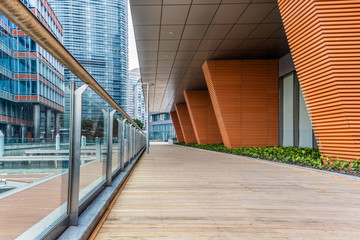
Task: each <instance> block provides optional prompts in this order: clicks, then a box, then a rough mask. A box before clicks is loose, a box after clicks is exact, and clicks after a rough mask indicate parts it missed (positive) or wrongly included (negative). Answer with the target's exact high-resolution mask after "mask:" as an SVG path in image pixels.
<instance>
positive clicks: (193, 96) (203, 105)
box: [184, 90, 222, 144]
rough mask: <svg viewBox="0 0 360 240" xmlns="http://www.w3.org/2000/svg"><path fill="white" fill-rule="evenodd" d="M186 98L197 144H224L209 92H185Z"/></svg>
mask: <svg viewBox="0 0 360 240" xmlns="http://www.w3.org/2000/svg"><path fill="white" fill-rule="evenodd" d="M184 96H185V100H186V105H187V107H188V110H189V115H190V119H191V122H192V126H193V128H194V132H195V137H196V140H197V143H198V144H209V143H222V139H221V134H220V130H219V126H218V124H217V120H216V117H215V113H214V108H213V106H212V103H211V100H210V95H209V92H208V91H207V90H202V91H185V92H184Z"/></svg>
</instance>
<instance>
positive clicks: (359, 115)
mask: <svg viewBox="0 0 360 240" xmlns="http://www.w3.org/2000/svg"><path fill="white" fill-rule="evenodd" d="M278 3H279V8H280V13H281V16H282V19H283V22H284V27H285V32H286V35H287V38H288V42H289V46H290V51H291V54H292V56H293V60H294V64H295V68H296V71H297V73H298V77H299V82H300V85H301V88H302V90H303V94H304V98H305V102H306V105H307V108H308V112H309V115H310V119H311V123H312V127H313V129H314V131H315V136H316V139H317V143H318V145H319V148H320V151H321V153H322V155H323V157H326V156H331V157H339V158H340V159H345V160H354V159H356V158H359V157H360V70H359V69H360V18H359V13H360V0H343V1H331V0H321V1H320V0H308V1H287V0H279V1H278Z"/></svg>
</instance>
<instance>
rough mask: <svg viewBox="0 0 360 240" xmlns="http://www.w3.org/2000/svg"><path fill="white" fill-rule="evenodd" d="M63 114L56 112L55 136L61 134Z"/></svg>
mask: <svg viewBox="0 0 360 240" xmlns="http://www.w3.org/2000/svg"><path fill="white" fill-rule="evenodd" d="M61 114H62V113H61V112H56V113H55V135H57V134H60V127H61V125H60V116H61Z"/></svg>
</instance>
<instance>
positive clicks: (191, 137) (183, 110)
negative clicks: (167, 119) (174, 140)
mask: <svg viewBox="0 0 360 240" xmlns="http://www.w3.org/2000/svg"><path fill="white" fill-rule="evenodd" d="M175 109H176V113H177V116H178V118H179V122H180V126H181V131H182V134H183V136H184V140H185V143H194V142H196V137H195V134H194V129H193V127H192V123H191V120H190V115H189V111H188V109H187V106H186V104H184V103H183V104H176V105H175Z"/></svg>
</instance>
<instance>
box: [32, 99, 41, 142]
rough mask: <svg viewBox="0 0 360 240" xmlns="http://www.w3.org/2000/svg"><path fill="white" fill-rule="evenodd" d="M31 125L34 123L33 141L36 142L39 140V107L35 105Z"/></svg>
mask: <svg viewBox="0 0 360 240" xmlns="http://www.w3.org/2000/svg"><path fill="white" fill-rule="evenodd" d="M33 123H34V136H33V137H34V140H35V141H38V140H39V138H40V105H39V104H35V105H34V117H33Z"/></svg>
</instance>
